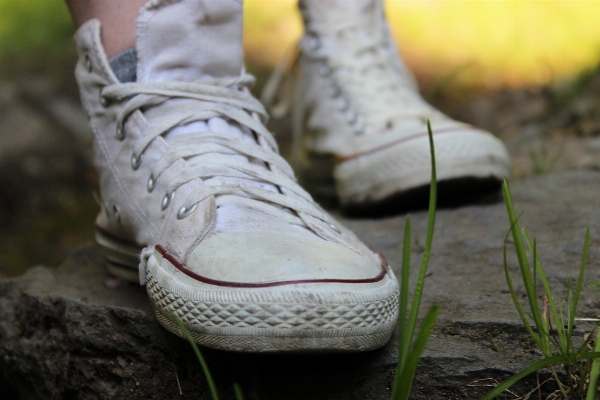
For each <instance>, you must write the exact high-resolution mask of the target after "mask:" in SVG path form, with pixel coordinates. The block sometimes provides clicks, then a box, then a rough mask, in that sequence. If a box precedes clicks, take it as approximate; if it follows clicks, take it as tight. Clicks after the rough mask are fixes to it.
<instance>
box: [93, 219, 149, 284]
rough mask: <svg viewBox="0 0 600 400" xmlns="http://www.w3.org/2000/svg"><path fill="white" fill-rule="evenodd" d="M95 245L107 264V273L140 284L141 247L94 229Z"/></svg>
mask: <svg viewBox="0 0 600 400" xmlns="http://www.w3.org/2000/svg"><path fill="white" fill-rule="evenodd" d="M96 243H97V244H98V246H99V247H100V251H101V252H102V255H103V256H104V259H105V260H106V262H107V264H106V265H107V268H108V272H110V273H111V274H112V275H114V276H116V277H118V278H121V279H125V280H127V281H129V282H132V283H138V284H139V283H140V274H139V264H140V252H141V251H142V247H141V246H137V245H136V244H134V243H130V242H127V241H125V240H119V239H117V238H114V237H112V236H111V235H109V234H108V233H106V232H104V231H103V230H102V229H100V228H98V227H97V228H96Z"/></svg>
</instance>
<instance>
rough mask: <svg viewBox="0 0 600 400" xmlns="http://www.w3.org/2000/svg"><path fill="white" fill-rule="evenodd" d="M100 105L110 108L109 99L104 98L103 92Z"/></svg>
mask: <svg viewBox="0 0 600 400" xmlns="http://www.w3.org/2000/svg"><path fill="white" fill-rule="evenodd" d="M100 104H101V105H102V107H104V108H106V107H108V105H109V104H110V103H109V101H108V99H107V98H106V97H104V96H102V91H100Z"/></svg>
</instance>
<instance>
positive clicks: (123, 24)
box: [65, 0, 148, 58]
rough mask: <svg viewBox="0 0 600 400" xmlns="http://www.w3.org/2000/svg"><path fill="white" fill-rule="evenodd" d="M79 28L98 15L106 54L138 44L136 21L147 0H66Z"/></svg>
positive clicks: (112, 54) (119, 51)
mask: <svg viewBox="0 0 600 400" xmlns="http://www.w3.org/2000/svg"><path fill="white" fill-rule="evenodd" d="M65 1H66V3H67V6H68V7H69V11H70V12H71V16H72V17H73V20H74V21H75V24H76V25H77V27H80V26H81V25H82V24H83V23H85V22H86V21H89V20H90V19H94V18H97V19H99V20H100V23H101V24H102V43H103V45H104V50H105V51H106V55H107V57H109V58H110V57H113V56H115V55H117V54H119V53H121V52H123V51H125V50H127V49H131V48H133V47H135V20H136V18H137V16H138V13H139V10H140V7H142V6H143V5H144V4H146V2H147V1H148V0H125V1H124V0H65Z"/></svg>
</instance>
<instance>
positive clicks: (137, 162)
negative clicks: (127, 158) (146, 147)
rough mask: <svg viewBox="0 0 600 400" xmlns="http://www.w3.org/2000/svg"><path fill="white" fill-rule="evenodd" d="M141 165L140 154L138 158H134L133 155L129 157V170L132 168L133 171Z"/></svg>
mask: <svg viewBox="0 0 600 400" xmlns="http://www.w3.org/2000/svg"><path fill="white" fill-rule="evenodd" d="M141 163H142V155H141V154H140V155H139V156H136V155H135V154H133V155H132V156H131V168H133V170H134V171H135V170H136V169H138V168H139V167H140V164H141Z"/></svg>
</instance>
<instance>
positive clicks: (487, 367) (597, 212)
mask: <svg viewBox="0 0 600 400" xmlns="http://www.w3.org/2000/svg"><path fill="white" fill-rule="evenodd" d="M512 192H513V196H514V201H515V205H516V208H517V210H518V211H525V214H524V215H523V216H522V218H521V224H522V226H524V227H527V228H528V230H529V232H530V233H531V234H532V235H533V236H536V237H537V243H538V254H539V256H540V259H541V261H542V263H543V265H544V267H545V268H546V271H547V274H548V277H549V280H550V282H551V285H552V286H553V288H554V289H555V291H556V295H557V296H564V294H565V293H566V282H567V277H568V276H572V277H575V276H576V273H577V268H578V265H579V262H580V261H579V257H580V253H581V248H582V245H583V237H584V231H585V228H586V227H587V226H590V227H591V243H590V253H589V259H588V269H587V277H588V278H589V279H593V280H596V281H599V280H600V268H598V266H599V264H600V250H598V249H599V248H600V247H599V244H600V232H599V230H600V208H599V207H598V199H600V173H597V172H592V171H576V172H568V173H561V174H556V175H547V176H539V177H534V178H528V179H525V180H521V181H517V182H515V183H514V184H513V185H512ZM411 219H412V225H413V242H412V257H413V262H412V264H413V265H412V267H413V272H412V275H413V281H414V277H415V275H416V270H417V268H418V264H419V261H420V256H421V255H422V252H423V243H424V238H425V229H426V214H425V212H423V211H418V212H415V213H413V215H411ZM344 222H345V223H346V224H347V225H348V226H349V227H350V228H352V229H354V230H355V231H356V232H357V233H358V234H359V235H360V236H361V237H362V238H363V239H364V240H365V242H366V243H367V244H368V245H369V246H371V248H373V249H374V250H376V251H380V252H383V253H384V254H385V255H386V257H387V260H388V262H389V263H390V265H391V266H392V267H393V268H395V270H396V271H398V268H399V266H400V262H401V250H402V249H401V246H402V239H403V230H404V222H405V216H397V217H393V218H386V219H381V220H368V219H364V220H357V219H354V220H348V219H345V220H344ZM508 228H509V224H508V221H507V217H506V210H505V207H504V204H503V203H502V202H501V200H500V199H498V201H497V202H496V203H493V204H474V205H470V206H465V207H462V208H456V209H444V210H439V212H438V215H437V222H436V230H435V237H434V246H433V252H432V257H431V263H430V269H429V276H428V278H427V280H426V284H425V295H424V299H423V310H425V309H426V308H427V307H428V306H429V305H430V304H433V303H438V304H440V305H441V308H442V311H441V313H440V319H439V321H438V322H437V324H436V328H435V331H434V333H433V336H432V337H431V339H430V341H429V343H428V346H427V349H426V352H425V355H424V357H423V359H422V360H421V362H420V364H419V368H418V370H417V376H416V380H415V382H414V386H413V395H412V398H414V399H437V398H440V399H455V398H456V399H475V398H479V397H480V396H481V395H482V394H483V393H485V392H486V391H487V390H489V389H490V387H489V385H491V384H492V383H493V380H498V381H501V380H503V379H505V378H507V377H508V376H510V375H511V374H513V373H514V372H516V371H518V370H520V369H522V368H523V367H524V366H526V365H528V364H529V363H531V362H532V361H534V360H537V359H539V358H541V357H540V355H539V353H538V352H537V351H536V349H535V345H534V344H533V343H532V341H531V340H529V339H528V337H527V334H526V331H525V329H524V328H523V326H522V323H521V322H520V320H519V317H518V315H517V313H516V311H515V310H514V307H513V305H512V302H511V298H510V295H509V293H508V291H507V286H506V282H505V278H504V272H503V267H502V248H503V240H504V236H505V234H506V232H507V230H508ZM511 250H512V249H511V248H509V252H510V251H511ZM510 262H511V271H512V272H513V273H514V274H513V276H514V277H515V278H516V273H517V266H516V261H515V257H514V256H513V255H512V254H511V256H510ZM514 282H515V286H516V288H517V290H518V291H519V292H522V284H519V283H518V281H517V280H516V279H515V281H514ZM599 314H600V300H599V296H598V295H597V294H595V293H593V292H592V291H590V290H587V288H586V290H584V292H583V294H582V299H581V300H580V307H579V317H590V318H594V317H598V315H599ZM591 327H592V326H591V325H589V323H588V325H586V323H585V322H581V323H579V324H578V330H577V332H576V335H577V337H578V338H581V337H582V335H583V333H584V332H585V331H586V330H589V329H591ZM396 340H397V338H396V337H395V336H394V337H393V338H392V340H391V341H390V343H389V344H388V345H387V346H385V347H384V348H382V349H380V350H377V351H373V352H369V353H365V354H345V355H285V356H283V355H281V356H276V355H260V354H235V353H226V352H221V351H215V350H210V349H202V351H203V354H204V355H205V357H206V359H207V362H208V365H209V366H210V369H211V372H212V373H213V377H214V379H215V381H216V383H217V386H218V390H219V392H220V394H221V398H223V399H232V398H233V390H232V385H233V383H234V382H238V383H239V384H240V386H241V387H242V389H243V391H244V393H245V396H246V399H259V398H260V399H336V400H337V399H388V398H389V396H390V387H391V384H392V382H393V376H394V370H395V364H396V362H397V355H396V351H397V346H396ZM0 370H1V371H2V377H1V378H0V390H2V393H5V394H8V395H9V398H10V397H11V396H12V397H14V398H21V399H46V398H48V399H63V398H67V399H71V398H72V399H75V398H77V399H105V398H128V399H147V398H153V399H172V398H179V397H182V398H190V397H193V398H196V399H209V398H210V393H209V391H208V388H207V385H206V382H205V379H204V377H203V374H202V371H201V369H200V367H199V365H198V362H197V360H196V359H195V357H194V354H193V352H192V350H191V347H190V346H189V344H188V343H187V342H186V341H185V340H182V339H179V338H177V337H175V336H174V335H172V334H170V333H169V332H167V331H166V330H164V329H163V328H162V327H161V326H160V325H159V324H158V322H156V320H155V319H154V316H153V314H152V312H151V310H150V306H149V303H148V301H147V298H146V295H145V292H144V289H143V288H140V287H137V286H135V285H131V284H126V283H123V282H121V281H117V280H114V279H112V278H111V277H110V276H109V275H108V273H107V272H106V270H105V266H104V262H103V260H102V258H101V256H100V255H99V253H98V250H97V249H96V248H95V246H94V245H88V246H85V247H82V248H80V249H78V250H76V251H74V252H72V253H71V254H70V256H69V257H68V258H67V260H66V261H65V262H64V263H63V264H62V265H61V266H60V267H58V268H46V267H34V268H32V269H30V270H29V271H28V272H27V273H26V274H25V275H23V276H21V277H18V278H10V279H7V278H4V279H1V280H0ZM540 379H541V378H540ZM534 387H535V377H530V378H529V379H528V380H525V381H523V382H521V383H520V384H519V385H517V386H516V387H515V388H513V391H515V392H517V393H518V394H521V395H523V394H525V393H527V392H528V391H529V390H531V389H533V388H534ZM547 390H550V388H548V389H547Z"/></svg>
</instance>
